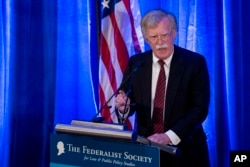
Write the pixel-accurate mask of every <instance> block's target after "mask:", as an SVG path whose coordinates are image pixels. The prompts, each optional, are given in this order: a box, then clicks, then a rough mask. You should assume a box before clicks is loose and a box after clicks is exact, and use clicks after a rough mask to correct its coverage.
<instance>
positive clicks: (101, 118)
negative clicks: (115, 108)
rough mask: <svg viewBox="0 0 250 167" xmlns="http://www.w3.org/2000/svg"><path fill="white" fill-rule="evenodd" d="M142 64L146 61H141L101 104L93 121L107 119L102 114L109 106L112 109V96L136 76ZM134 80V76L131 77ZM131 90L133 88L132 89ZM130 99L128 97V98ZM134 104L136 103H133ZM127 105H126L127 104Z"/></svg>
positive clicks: (98, 121)
mask: <svg viewBox="0 0 250 167" xmlns="http://www.w3.org/2000/svg"><path fill="white" fill-rule="evenodd" d="M142 64H144V62H141V63H139V65H137V66H136V67H135V68H134V69H133V70H132V71H131V72H130V74H129V75H128V76H127V77H126V78H125V79H124V80H123V81H122V83H121V84H120V86H119V88H118V89H116V90H115V92H114V93H113V94H112V95H111V96H110V97H109V99H108V100H107V101H106V103H105V104H104V105H102V106H101V108H100V109H99V110H98V112H97V113H96V115H95V116H94V118H93V119H92V122H96V123H100V122H103V121H104V120H105V118H104V117H102V116H101V112H102V110H103V109H105V108H108V109H110V108H111V107H112V106H110V105H108V103H109V102H110V101H111V100H112V98H113V97H114V96H115V95H117V93H118V92H119V90H120V89H121V88H122V87H123V86H124V84H125V83H126V82H127V81H128V80H129V79H130V78H131V77H133V76H134V73H135V72H137V71H138V69H139V68H140V67H141V66H142ZM131 80H132V78H131ZM131 80H130V83H129V89H131V85H132V83H131ZM130 91H131V90H130ZM127 99H128V98H127ZM126 105H127V100H126ZM132 105H134V104H132ZM125 107H126V106H125Z"/></svg>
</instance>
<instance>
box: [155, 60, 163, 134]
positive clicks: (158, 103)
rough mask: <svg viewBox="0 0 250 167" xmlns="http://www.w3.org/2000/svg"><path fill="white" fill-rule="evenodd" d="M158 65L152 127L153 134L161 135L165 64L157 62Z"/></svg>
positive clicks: (160, 61) (161, 61)
mask: <svg viewBox="0 0 250 167" xmlns="http://www.w3.org/2000/svg"><path fill="white" fill-rule="evenodd" d="M158 63H159V64H160V66H161V69H160V73H159V76H158V81H157V85H156V91H155V99H154V110H153V118H152V121H153V126H154V133H163V132H164V119H163V110H164V100H165V90H166V75H165V70H164V64H165V63H164V61H163V60H159V61H158Z"/></svg>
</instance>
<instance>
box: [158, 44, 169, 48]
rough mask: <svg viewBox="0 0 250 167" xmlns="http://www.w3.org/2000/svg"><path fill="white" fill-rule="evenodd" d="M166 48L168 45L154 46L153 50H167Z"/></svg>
mask: <svg viewBox="0 0 250 167" xmlns="http://www.w3.org/2000/svg"><path fill="white" fill-rule="evenodd" d="M167 47H168V45H167V44H163V45H156V46H155V48H156V49H165V48H167Z"/></svg>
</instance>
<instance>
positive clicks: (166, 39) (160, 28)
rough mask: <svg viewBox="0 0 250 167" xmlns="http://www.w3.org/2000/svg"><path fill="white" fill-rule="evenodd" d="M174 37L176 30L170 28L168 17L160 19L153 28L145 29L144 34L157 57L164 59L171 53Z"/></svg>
mask: <svg viewBox="0 0 250 167" xmlns="http://www.w3.org/2000/svg"><path fill="white" fill-rule="evenodd" d="M175 37H176V31H175V30H174V29H172V26H171V23H170V21H169V20H168V18H164V19H162V21H161V22H160V23H159V24H158V25H157V26H156V27H155V28H149V29H147V31H146V34H145V36H144V38H145V40H146V41H147V42H148V44H149V45H150V47H151V48H152V50H153V52H154V54H155V55H156V56H157V57H158V58H159V59H165V58H167V57H169V56H170V55H171V53H172V52H173V49H174V39H175Z"/></svg>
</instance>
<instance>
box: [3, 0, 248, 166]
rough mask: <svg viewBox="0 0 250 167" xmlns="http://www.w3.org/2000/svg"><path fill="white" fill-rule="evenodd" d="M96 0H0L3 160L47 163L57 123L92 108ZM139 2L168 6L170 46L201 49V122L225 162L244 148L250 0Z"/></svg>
mask: <svg viewBox="0 0 250 167" xmlns="http://www.w3.org/2000/svg"><path fill="white" fill-rule="evenodd" d="M100 2H101V0H100V1H93V0H78V1H74V0H57V1H50V0H35V1H34V0H20V1H19V0H18V1H17V0H2V1H1V2H0V54H1V57H0V60H1V61H0V150H1V151H0V162H1V166H3V167H7V166H13V167H15V166H36V167H38V166H41V167H43V166H48V165H49V134H50V133H52V132H54V127H55V124H56V123H70V121H71V120H72V119H78V120H91V119H92V117H93V116H94V115H95V113H96V111H97V110H98V106H97V104H98V96H97V93H98V43H99V42H98V31H99V27H100V23H99V21H98V18H99V15H100V12H99V9H100V7H101V6H100ZM139 4H140V10H141V14H142V15H143V14H145V13H146V12H147V11H148V10H150V9H154V8H163V9H166V10H168V11H171V12H173V13H174V14H175V15H176V16H177V19H178V24H179V34H178V36H177V39H176V44H178V45H180V46H182V47H185V48H188V49H190V50H193V51H196V52H199V53H201V54H202V55H204V56H205V58H206V60H207V63H208V68H209V74H210V82H211V103H210V110H209V116H208V118H207V120H206V121H205V122H204V127H205V130H206V133H207V136H208V144H209V151H210V158H211V164H212V166H213V167H227V166H229V153H230V150H249V151H250V142H249V141H250V133H249V129H250V121H248V118H250V107H249V101H250V88H249V87H250V86H249V85H250V67H248V66H249V64H250V51H249V46H250V38H249V37H250V33H249V30H250V22H249V21H248V20H249V18H248V16H249V11H248V10H249V8H250V2H249V1H243V0H239V1H233V0H210V1H206V0H199V1H195V0H156V1H143V0H139ZM146 46H147V45H146ZM147 49H149V48H148V46H147V47H146V50H147Z"/></svg>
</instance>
